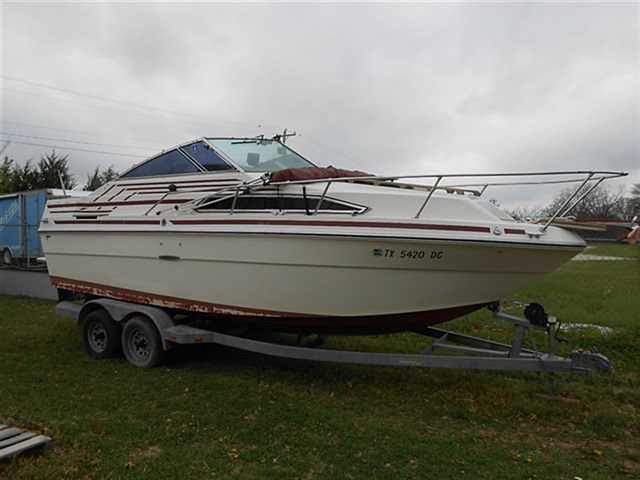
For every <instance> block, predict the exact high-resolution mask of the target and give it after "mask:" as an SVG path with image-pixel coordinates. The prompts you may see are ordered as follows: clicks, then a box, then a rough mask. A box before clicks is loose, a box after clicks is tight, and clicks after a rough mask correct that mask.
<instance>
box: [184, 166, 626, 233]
mask: <svg viewBox="0 0 640 480" xmlns="http://www.w3.org/2000/svg"><path fill="white" fill-rule="evenodd" d="M566 175H581V177H578V178H571V179H562V180H539V181H525V182H518V181H515V182H497V183H496V182H494V183H492V182H479V183H475V184H471V183H469V184H458V185H442V186H441V185H440V183H441V182H442V181H443V180H445V179H449V178H486V177H542V176H544V177H548V176H566ZM627 175H628V173H627V172H618V171H609V170H569V171H558V172H512V173H448V174H444V173H443V174H433V175H395V176H374V175H372V176H358V177H330V178H317V179H311V180H290V181H281V182H272V181H271V174H269V173H266V174H264V175H262V176H260V177H258V178H255V179H253V180H251V181H249V182H242V183H240V184H238V185H235V186H232V187H227V188H224V189H221V190H219V191H217V192H216V193H215V198H212V197H213V196H208V197H205V198H203V199H200V200H199V201H198V202H196V203H195V204H192V208H202V207H205V206H207V205H210V204H212V203H215V202H218V201H222V200H224V199H227V198H233V199H234V201H233V206H232V208H231V211H230V214H233V212H234V210H235V206H236V201H237V198H238V196H239V195H241V194H242V193H247V192H250V191H251V190H253V189H259V188H260V187H264V186H277V187H286V186H292V185H310V184H326V185H325V187H324V189H323V191H322V195H321V197H320V199H319V200H318V203H317V205H316V208H315V209H314V210H313V212H312V213H311V215H317V214H318V212H319V210H320V206H321V205H322V202H323V201H324V199H325V198H326V196H327V193H328V191H329V188H330V187H331V185H334V184H335V183H363V184H366V183H371V184H373V185H378V186H395V185H394V184H393V182H394V181H396V180H401V179H435V182H434V184H433V185H424V184H420V183H407V184H403V185H406V186H408V187H416V188H420V189H427V190H428V194H427V196H426V198H425V200H424V202H422V204H421V205H420V208H419V209H418V211H417V212H416V214H415V215H414V218H415V219H418V218H420V215H421V214H422V212H423V211H424V209H425V208H426V206H427V205H428V203H429V201H430V200H431V198H432V197H433V194H434V193H435V191H436V190H444V191H446V192H448V193H451V192H456V193H469V194H471V195H473V196H476V197H480V196H482V195H483V194H484V193H485V191H486V190H487V189H488V188H489V187H494V186H523V185H549V184H561V183H578V182H581V183H580V186H579V187H578V188H577V189H576V190H575V191H574V192H573V193H572V194H571V195H570V196H569V197H568V198H567V200H565V201H564V202H563V203H562V205H561V206H560V208H558V209H557V210H556V212H555V213H554V214H553V215H552V216H551V217H550V218H549V219H548V220H547V221H546V223H545V224H544V225H543V226H542V227H541V228H540V231H541V232H545V231H546V230H547V228H548V227H549V225H551V223H553V222H554V221H555V219H556V218H558V217H559V216H561V215H566V214H567V213H569V212H570V211H571V210H573V208H575V207H576V206H577V205H578V204H579V203H580V202H581V201H583V200H584V199H585V198H586V197H587V196H588V195H589V194H590V193H591V192H593V191H594V190H595V189H596V188H597V187H598V186H599V185H600V184H601V183H602V182H603V181H605V180H610V179H613V178H620V177H624V176H627ZM582 176H584V177H582ZM374 182H375V183H374ZM380 182H388V183H380ZM589 182H595V183H594V184H592V185H591V186H588V184H589ZM473 186H479V187H482V188H481V190H479V191H478V190H467V189H465V187H473ZM587 186H588V188H586V190H584V191H583V189H584V188H585V187H587ZM225 191H231V192H232V193H231V194H230V195H227V196H224V197H220V196H219V195H220V193H222V192H225ZM581 192H582V194H581ZM578 195H580V196H579V198H578V199H577V200H576V201H575V202H573V203H571V202H572V201H573V200H574V199H575V198H576V197H578Z"/></svg>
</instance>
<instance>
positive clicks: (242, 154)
mask: <svg viewBox="0 0 640 480" xmlns="http://www.w3.org/2000/svg"><path fill="white" fill-rule="evenodd" d="M207 141H208V142H209V143H211V145H213V146H214V147H216V148H217V149H218V150H220V151H221V152H223V153H224V154H226V155H227V156H228V157H229V158H230V159H231V160H233V161H234V162H235V163H236V164H237V165H239V166H240V168H242V169H243V170H245V171H247V172H275V171H278V170H283V169H285V168H306V167H313V166H315V165H313V164H312V163H310V162H308V161H307V160H305V159H304V158H302V157H301V156H300V155H298V154H297V153H295V152H294V151H293V150H290V149H289V148H287V147H285V146H284V145H283V144H281V143H280V142H276V141H274V140H253V139H246V140H243V139H215V138H208V139H207Z"/></svg>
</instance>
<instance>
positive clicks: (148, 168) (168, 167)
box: [122, 150, 200, 178]
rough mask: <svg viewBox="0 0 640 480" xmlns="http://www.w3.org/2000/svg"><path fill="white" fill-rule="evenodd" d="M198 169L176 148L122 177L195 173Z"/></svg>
mask: <svg viewBox="0 0 640 480" xmlns="http://www.w3.org/2000/svg"><path fill="white" fill-rule="evenodd" d="M199 171H200V170H199V169H198V167H196V166H195V164H194V163H193V162H192V161H191V160H189V159H188V158H187V157H185V156H184V154H183V153H181V152H179V151H178V150H171V151H169V152H167V153H163V154H162V155H160V156H158V157H156V158H153V159H151V160H149V161H148V162H145V163H143V164H142V165H139V166H137V167H135V168H134V169H133V170H131V171H129V172H127V173H125V174H124V175H123V176H122V177H127V178H128V177H149V176H152V175H174V174H178V173H197V172H199Z"/></svg>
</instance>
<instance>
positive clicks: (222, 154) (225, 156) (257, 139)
mask: <svg viewBox="0 0 640 480" xmlns="http://www.w3.org/2000/svg"><path fill="white" fill-rule="evenodd" d="M202 140H204V142H205V143H206V144H207V145H209V146H210V147H211V148H212V149H213V150H214V151H215V152H217V153H218V155H220V156H221V157H222V158H224V160H225V161H227V162H229V164H231V165H233V166H234V167H235V168H237V169H238V171H240V172H243V173H267V172H268V171H267V170H265V171H251V170H245V169H244V168H242V167H241V166H240V165H238V164H237V163H236V162H235V161H234V160H233V159H232V158H231V157H229V155H227V153H226V152H224V151H223V150H222V149H220V148H219V147H217V146H216V145H215V144H213V143H212V142H210V141H209V140H238V141H247V142H256V143H258V142H261V141H263V142H277V143H278V144H280V145H282V146H283V147H284V148H287V149H289V150H291V151H292V152H293V153H294V154H296V155H297V156H299V157H300V158H302V159H303V160H304V161H305V162H307V163H308V164H309V165H311V167H315V168H317V167H318V166H317V165H316V164H315V163H313V162H312V161H311V160H309V159H308V158H306V157H305V156H303V155H301V154H300V153H299V152H297V151H296V150H294V149H293V148H291V147H290V146H289V145H285V144H284V143H282V142H281V141H280V140H276V139H274V138H262V137H260V136H257V137H203V138H202Z"/></svg>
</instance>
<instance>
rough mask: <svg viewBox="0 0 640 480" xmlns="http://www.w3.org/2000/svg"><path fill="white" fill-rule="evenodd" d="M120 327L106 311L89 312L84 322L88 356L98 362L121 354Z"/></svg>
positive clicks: (83, 335)
mask: <svg viewBox="0 0 640 480" xmlns="http://www.w3.org/2000/svg"><path fill="white" fill-rule="evenodd" d="M121 331H122V329H121V328H120V325H119V324H117V323H116V322H114V321H113V319H112V318H111V316H110V315H109V314H108V313H107V311H106V310H102V309H98V310H93V311H92V312H89V313H88V314H87V315H86V316H85V318H84V320H83V322H82V340H83V341H84V349H85V351H86V352H87V354H88V355H89V356H90V357H91V358H94V359H96V360H100V359H103V358H110V357H115V356H117V355H118V354H119V353H120V337H121Z"/></svg>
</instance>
